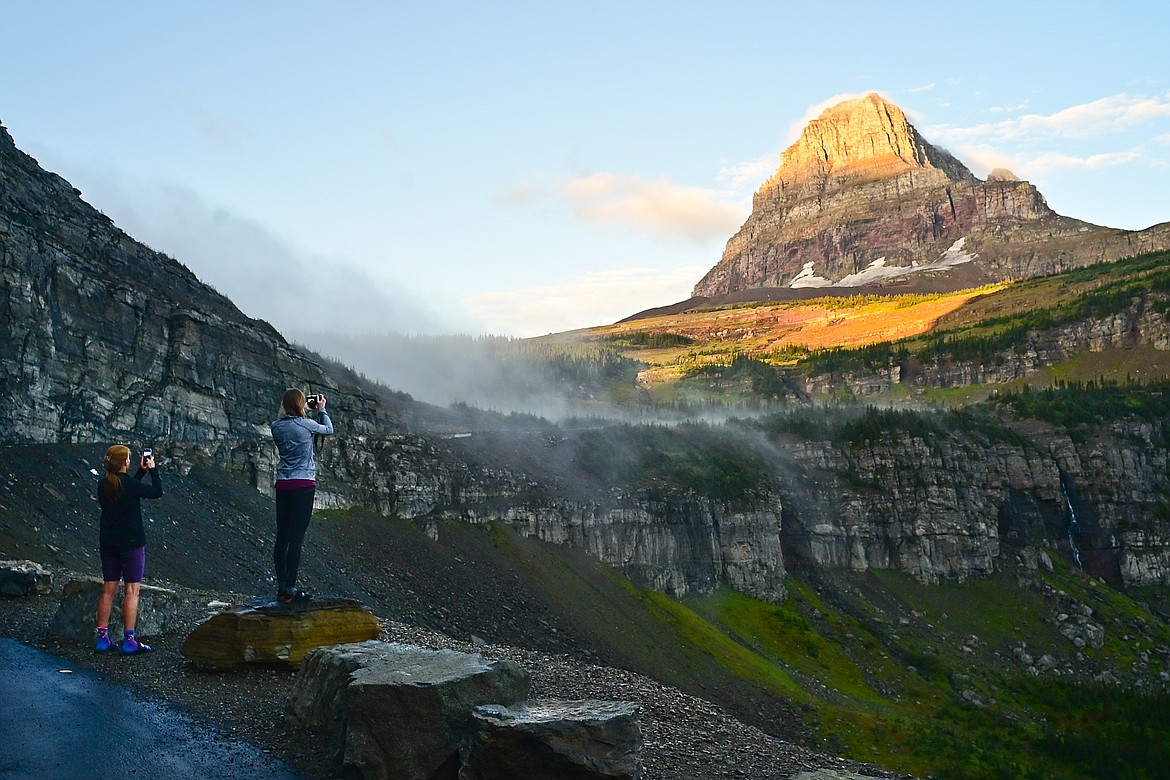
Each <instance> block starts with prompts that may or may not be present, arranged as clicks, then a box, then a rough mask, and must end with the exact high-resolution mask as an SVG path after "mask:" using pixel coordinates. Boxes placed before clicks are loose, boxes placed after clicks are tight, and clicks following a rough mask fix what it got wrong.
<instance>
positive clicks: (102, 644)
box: [93, 631, 114, 653]
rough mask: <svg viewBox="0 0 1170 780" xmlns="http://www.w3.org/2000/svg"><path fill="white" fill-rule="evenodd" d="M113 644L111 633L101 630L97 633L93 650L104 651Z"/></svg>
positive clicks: (96, 651)
mask: <svg viewBox="0 0 1170 780" xmlns="http://www.w3.org/2000/svg"><path fill="white" fill-rule="evenodd" d="M113 646H114V643H113V642H111V641H110V635H109V633H108V632H106V631H99V632H98V635H97V641H96V642H94V645H93V651H94V652H95V653H104V652H106V651H107V650H109V649H110V648H111V647H113Z"/></svg>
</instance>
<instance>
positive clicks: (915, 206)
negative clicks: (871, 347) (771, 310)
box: [693, 92, 1170, 298]
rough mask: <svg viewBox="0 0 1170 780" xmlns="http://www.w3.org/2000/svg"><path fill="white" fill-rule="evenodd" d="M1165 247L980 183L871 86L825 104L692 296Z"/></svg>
mask: <svg viewBox="0 0 1170 780" xmlns="http://www.w3.org/2000/svg"><path fill="white" fill-rule="evenodd" d="M1167 246H1170V223H1168V224H1167V225H1166V226H1154V227H1152V228H1149V229H1147V230H1145V231H1139V232H1137V233H1130V232H1127V231H1119V230H1114V229H1112V228H1104V227H1099V226H1096V225H1089V224H1087V223H1085V222H1081V221H1080V220H1076V219H1071V218H1069V217H1063V216H1061V215H1059V214H1057V213H1055V212H1054V211H1052V209H1051V208H1049V206H1048V202H1047V201H1046V200H1045V199H1044V196H1043V195H1041V194H1040V192H1039V191H1038V190H1037V189H1036V188H1035V187H1033V186H1032V185H1031V184H1029V183H1028V182H1026V181H1020V180H1019V179H1018V178H1016V176H1015V175H1014V174H1013V173H1012V172H1011V171H1008V170H1005V169H1002V168H1000V169H996V170H994V171H992V172H991V174H990V175H989V176H988V177H987V180H986V181H983V180H981V179H979V178H977V177H976V176H975V175H974V174H972V173H971V171H970V170H968V169H967V166H965V165H963V163H961V162H959V160H957V159H956V158H955V157H953V156H952V155H951V154H950V153H949V152H947V151H946V150H945V149H941V148H939V147H937V146H933V145H931V144H930V143H929V142H928V141H927V140H926V139H924V138H923V137H922V136H921V135H919V133H918V131H917V130H916V129H915V128H914V125H912V124H910V121H909V120H908V119H907V118H906V114H905V112H904V111H902V109H900V108H899V107H898V106H896V105H894V104H893V103H890V102H889V101H887V100H885V99H884V98H883V97H882V96H881V95H878V94H877V93H873V92H871V93H869V94H868V95H866V96H864V97H861V98H856V99H853V100H846V101H843V102H840V103H837V104H835V105H832V106H830V107H829V108H826V109H825V110H824V111H822V112H821V114H820V116H818V117H817V118H816V119H814V120H812V121H811V122H809V123H808V124H807V125H806V126H805V127H804V130H803V132H801V134H800V138H799V139H797V141H796V143H794V144H792V145H791V146H789V147H788V148H787V149H785V150H784V153H783V154H782V155H781V156H780V166H779V167H778V168H777V170H776V172H775V173H774V174H773V175H772V176H771V177H770V178H769V179H768V180H767V181H765V182H764V183H763V184H762V185H761V186H760V189H759V190H757V191H756V194H755V197H754V198H753V201H752V213H751V215H750V216H749V217H748V219H747V221H746V222H744V224H743V226H742V227H741V228H740V229H739V232H737V233H736V234H735V235H734V236H732V237H731V238H730V239H729V240H728V242H727V246H726V248H725V249H724V251H723V258H722V259H721V260H720V261H719V263H718V264H717V265H716V266H715V267H714V268H712V269H711V270H710V271H708V272H707V274H706V275H705V276H704V277H703V278H702V279H701V280H700V281H699V283H698V284H697V285H695V288H694V293H693V294H694V296H695V297H699V298H718V297H720V296H730V295H738V294H740V293H743V292H745V291H748V290H752V289H759V288H788V289H800V290H803V289H805V288H812V287H815V288H824V290H825V292H826V293H828V294H832V291H834V290H836V291H838V292H837V293H836V294H850V293H853V292H856V291H857V289H858V288H859V287H865V288H875V287H879V288H895V287H896V288H898V289H901V290H906V291H909V290H912V289H916V290H921V291H934V292H938V291H949V290H955V289H960V288H962V287H974V286H978V285H980V284H984V283H988V282H994V281H1000V280H1003V279H1009V278H1014V279H1025V278H1028V277H1031V276H1038V275H1043V274H1049V273H1054V272H1056V271H1060V270H1068V269H1069V268H1073V267H1079V266H1083V265H1089V264H1091V263H1098V262H1104V261H1109V260H1117V259H1120V258H1122V257H1129V256H1131V255H1134V254H1138V253H1141V252H1152V251H1159V250H1162V249H1165V248H1166V247H1167Z"/></svg>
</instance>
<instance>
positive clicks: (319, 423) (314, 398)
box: [270, 387, 333, 604]
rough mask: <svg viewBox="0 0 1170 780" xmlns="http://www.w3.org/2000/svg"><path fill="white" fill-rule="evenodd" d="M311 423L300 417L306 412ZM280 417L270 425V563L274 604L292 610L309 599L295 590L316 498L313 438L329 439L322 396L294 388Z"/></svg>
mask: <svg viewBox="0 0 1170 780" xmlns="http://www.w3.org/2000/svg"><path fill="white" fill-rule="evenodd" d="M306 406H308V407H309V409H310V410H312V411H313V413H314V416H315V417H316V419H310V418H308V417H306V416H305V407H306ZM280 412H281V414H280V417H279V418H278V419H276V420H274V421H273V422H272V424H271V426H270V427H271V429H272V440H273V441H275V442H276V449H277V452H278V453H279V454H280V462H279V463H278V464H277V466H276V485H275V489H276V544H275V545H274V547H273V551H272V558H273V563H274V565H275V569H276V601H277V603H279V604H295V603H298V602H303V601H309V600H310V599H312V598H313V597H312V596H310V595H309V594H308V593H305V592H304V591H302V590H298V589H297V569H298V568H299V567H300V564H301V547H302V546H303V544H304V541H305V533H306V532H307V531H308V530H309V521H310V520H311V519H312V518H313V498H314V496H315V495H316V493H317V461H316V459H315V458H314V453H313V437H314V436H326V435H328V434H331V433H333V423H332V421H330V419H329V413H328V412H327V411H325V396H323V395H311V396H309V397H308V398H307V399H306V398H305V394H304V393H302V392H301V391H300V390H298V389H296V388H295V387H293V388H290V389H288V390H286V391H285V393H284V396H283V397H282V398H281V399H280Z"/></svg>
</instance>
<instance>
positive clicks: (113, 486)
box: [102, 444, 130, 501]
mask: <svg viewBox="0 0 1170 780" xmlns="http://www.w3.org/2000/svg"><path fill="white" fill-rule="evenodd" d="M129 462H130V448H129V447H126V446H124V445H122V444H115V445H114V446H113V447H110V448H109V449H108V450H106V459H105V460H104V461H102V466H103V467H104V468H105V470H106V475H105V476H104V477H102V495H103V496H105V497H106V500H108V501H117V500H118V499H119V498H121V497H122V479H121V478H120V477H119V476H118V473H119V472H120V471H122V469H123V467H125V466H126V464H127V463H129Z"/></svg>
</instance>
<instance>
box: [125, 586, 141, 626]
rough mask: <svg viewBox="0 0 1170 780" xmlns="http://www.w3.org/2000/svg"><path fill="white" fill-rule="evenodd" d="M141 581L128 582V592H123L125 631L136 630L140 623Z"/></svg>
mask: <svg viewBox="0 0 1170 780" xmlns="http://www.w3.org/2000/svg"><path fill="white" fill-rule="evenodd" d="M141 587H142V583H141V582H127V583H126V592H125V593H123V594H122V628H123V629H124V630H125V631H134V626H135V625H137V623H138V590H139V588H141Z"/></svg>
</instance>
